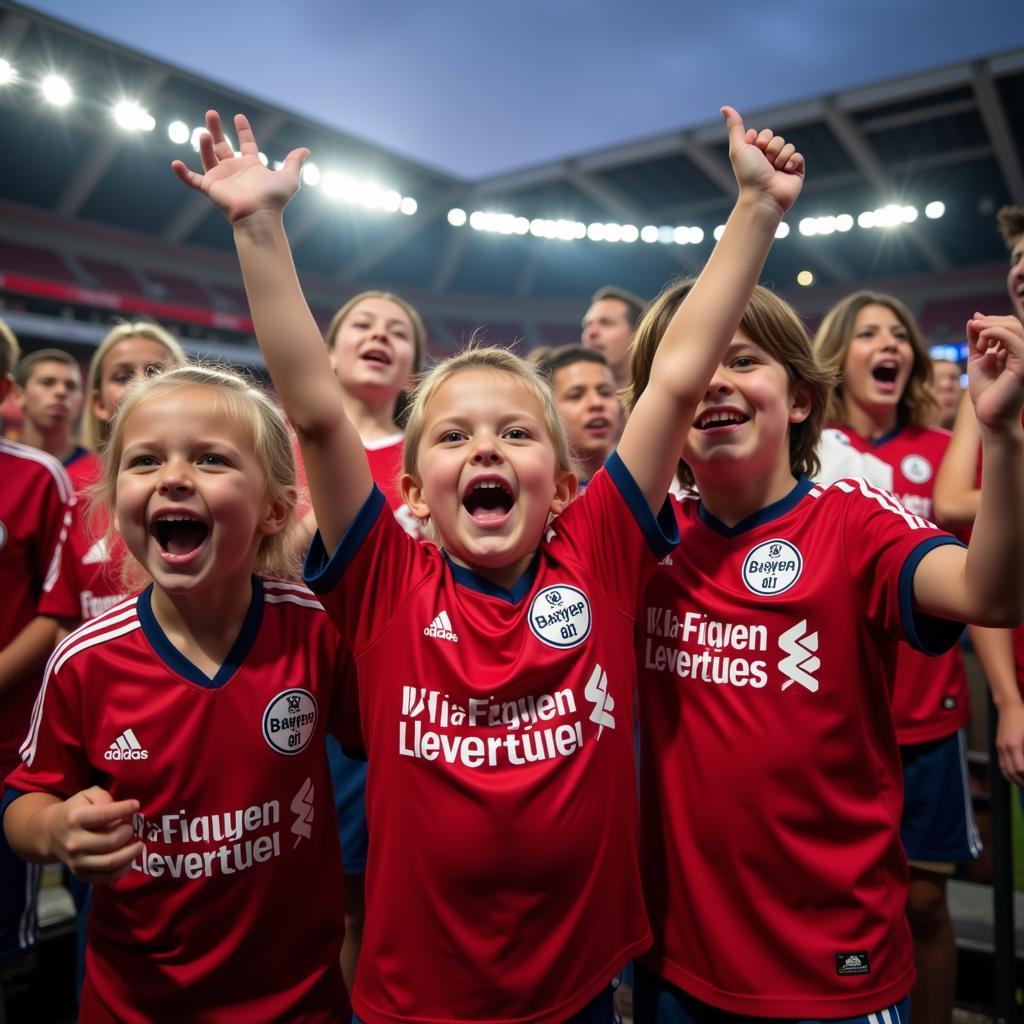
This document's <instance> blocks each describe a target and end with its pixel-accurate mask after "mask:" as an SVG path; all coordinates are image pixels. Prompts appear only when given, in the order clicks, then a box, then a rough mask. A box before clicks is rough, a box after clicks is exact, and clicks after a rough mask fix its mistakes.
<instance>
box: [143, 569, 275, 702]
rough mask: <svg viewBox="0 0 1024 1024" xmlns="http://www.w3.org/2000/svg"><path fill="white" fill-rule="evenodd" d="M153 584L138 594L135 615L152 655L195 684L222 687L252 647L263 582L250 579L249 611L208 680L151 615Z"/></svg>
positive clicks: (259, 616)
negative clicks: (220, 662)
mask: <svg viewBox="0 0 1024 1024" xmlns="http://www.w3.org/2000/svg"><path fill="white" fill-rule="evenodd" d="M152 601H153V584H152V583H151V584H150V585H149V586H148V587H146V589H145V590H144V591H143V592H142V593H141V594H139V600H138V603H137V605H136V608H137V610H138V614H139V622H140V623H141V624H142V632H143V633H145V634H146V639H147V640H148V641H149V643H150V646H151V647H152V648H153V650H154V652H155V653H156V656H157V657H158V658H159V659H160V660H161V661H162V662H163V663H164V664H165V665H166V666H167V667H168V668H169V669H170V670H171V671H172V672H175V673H177V674H178V675H179V676H182V677H184V678H185V679H187V680H188V681H189V682H190V683H195V684H196V685H198V686H205V687H206V688H207V689H209V690H216V689H219V688H220V687H221V686H223V685H224V684H225V683H226V682H227V681H228V680H229V679H230V678H231V677H232V676H233V675H234V674H235V672H237V671H238V669H239V668H240V667H241V665H242V662H243V661H245V657H246V655H247V654H248V653H249V651H250V650H252V646H253V644H254V643H255V642H256V637H257V635H258V634H259V629H260V623H261V622H262V621H263V581H262V580H261V579H260V578H259V577H258V576H253V578H252V601H251V602H250V604H249V610H248V611H247V612H246V613H245V620H244V621H243V622H242V628H241V629H240V630H239V631H238V637H237V638H236V639H235V642H234V643H233V644H232V645H231V650H230V651H228V656H227V657H226V658H225V659H224V664H223V665H221V667H220V668H219V669H218V670H217V674H216V675H215V676H214V677H213V678H212V679H211V678H210V677H209V676H208V675H206V673H205V672H202V671H200V669H198V668H197V667H196V666H195V665H193V664H192V662H191V661H189V660H188V658H186V657H185V655H184V654H182V653H181V651H179V650H178V648H177V647H175V646H174V644H172V643H171V641H170V640H168V639H167V634H166V633H165V632H164V631H163V629H162V628H161V627H160V623H159V622H157V621H156V616H155V615H154V614H153V606H152Z"/></svg>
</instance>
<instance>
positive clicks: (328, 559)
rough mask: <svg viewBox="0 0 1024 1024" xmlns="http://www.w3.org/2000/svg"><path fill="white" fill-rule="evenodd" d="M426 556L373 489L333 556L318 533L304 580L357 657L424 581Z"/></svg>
mask: <svg viewBox="0 0 1024 1024" xmlns="http://www.w3.org/2000/svg"><path fill="white" fill-rule="evenodd" d="M428 552H429V549H428V548H427V547H425V546H424V545H421V544H419V543H417V542H416V541H415V540H413V539H412V538H411V537H410V536H409V535H408V534H407V533H406V532H405V530H403V529H402V527H401V525H400V524H399V523H398V522H397V521H396V519H395V517H394V515H392V513H391V509H390V508H389V507H388V503H387V501H386V500H385V498H384V494H383V492H382V491H381V490H380V488H379V487H377V486H376V485H374V487H373V490H372V491H371V492H370V496H369V497H368V498H367V499H366V501H365V502H364V503H363V507H362V508H361V509H360V510H359V512H358V513H357V515H356V517H355V519H353V520H352V523H351V525H350V526H349V528H348V530H347V531H346V533H345V536H344V537H342V538H341V540H340V541H339V542H338V546H337V547H336V548H335V550H334V551H333V553H328V551H327V549H326V548H325V547H324V542H323V538H322V537H321V536H320V531H319V530H318V531H317V532H316V534H315V535H314V537H313V541H312V543H311V544H310V547H309V553H308V554H307V555H306V564H305V567H304V569H303V580H304V582H305V584H306V586H308V587H309V589H310V590H312V591H313V593H314V594H316V595H317V597H318V598H319V599H320V603H321V604H322V605H323V606H324V609H325V610H326V611H327V614H328V615H329V616H330V618H331V621H332V622H333V623H334V625H335V627H336V628H337V629H338V631H339V632H340V633H341V636H342V638H343V639H344V640H345V642H346V643H347V644H348V645H349V647H350V648H351V650H352V652H353V653H354V654H356V655H358V654H360V653H361V652H362V651H363V650H365V649H366V648H367V647H368V646H369V645H370V644H371V643H373V641H374V640H375V639H376V638H377V637H378V636H379V635H380V634H381V632H382V631H383V630H384V629H385V628H386V626H387V625H388V623H389V622H390V621H391V619H392V618H393V617H394V615H395V612H397V610H398V609H399V608H400V607H401V605H402V604H404V603H405V600H406V599H407V598H408V596H409V594H410V593H411V591H412V589H413V588H414V587H415V585H416V582H417V581H419V580H421V579H422V578H423V575H424V572H425V571H426V569H427V563H428V561H429V559H430V555H429V553H428Z"/></svg>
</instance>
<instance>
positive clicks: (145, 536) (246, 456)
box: [115, 386, 287, 593]
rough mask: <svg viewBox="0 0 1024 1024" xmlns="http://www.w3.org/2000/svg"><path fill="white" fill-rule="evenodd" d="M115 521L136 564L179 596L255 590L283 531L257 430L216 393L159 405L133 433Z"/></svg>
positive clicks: (177, 394) (166, 399)
mask: <svg viewBox="0 0 1024 1024" xmlns="http://www.w3.org/2000/svg"><path fill="white" fill-rule="evenodd" d="M115 514H116V519H117V528H118V529H119V531H120V532H121V534H122V536H123V537H124V540H125V543H126V544H127V545H128V548H129V550H130V551H131V553H132V554H133V555H134V556H135V558H136V559H137V560H138V561H139V562H140V563H141V564H142V565H143V567H144V568H145V569H146V571H147V572H148V573H149V574H150V576H151V577H152V578H153V581H154V583H155V584H156V585H157V586H158V587H160V588H161V589H163V590H164V591H167V592H169V593H176V592H194V591H201V590H205V589H208V588H210V587H214V586H222V585H227V586H248V580H249V577H250V575H251V573H252V570H253V565H254V563H255V559H256V553H257V551H258V549H259V546H260V542H261V540H262V539H263V538H264V537H265V536H268V535H270V534H273V533H276V532H278V531H279V530H280V529H282V528H283V526H284V522H285V516H286V514H287V510H285V509H283V508H282V507H281V506H280V503H279V502H274V501H272V500H271V499H270V498H269V496H268V493H267V485H266V478H265V476H264V473H263V470H262V468H261V466H260V464H259V462H258V460H257V459H256V456H255V454H254V453H253V449H252V438H251V436H250V431H249V429H248V424H246V423H245V422H244V420H242V419H240V418H239V417H238V416H233V415H231V414H230V413H229V411H228V408H227V407H226V403H223V402H218V401H217V393H216V392H215V391H214V390H213V389H211V388H205V387H197V386H190V387H184V388H178V389H174V390H170V391H167V392H166V393H162V394H158V395H155V396H154V397H153V398H151V399H148V400H146V401H144V402H142V403H141V404H140V405H138V406H137V407H136V408H134V409H132V410H131V412H130V414H129V418H128V420H127V421H126V422H125V423H124V424H123V447H122V449H121V458H120V460H119V463H118V474H117V490H116V503H115Z"/></svg>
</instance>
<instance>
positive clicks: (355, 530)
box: [302, 484, 387, 594]
mask: <svg viewBox="0 0 1024 1024" xmlns="http://www.w3.org/2000/svg"><path fill="white" fill-rule="evenodd" d="M386 506H387V502H386V501H385V499H384V492H383V491H381V489H380V488H379V487H378V486H377V485H376V484H374V485H373V490H372V491H370V493H369V495H368V496H367V498H366V501H364V502H363V507H362V508H361V509H360V510H359V511H358V512H357V513H356V517H355V519H353V520H352V522H351V523H349V527H348V529H347V530H346V531H345V536H344V537H342V538H341V540H340V541H338V546H337V547H336V548H335V549H334V554H332V555H328V554H327V549H326V548H325V547H324V541H323V538H322V537H321V536H320V531H319V530H317V531H316V534H315V535H314V537H313V541H312V543H311V544H310V545H309V551H308V552H306V563H305V565H303V567H302V581H303V583H305V584H306V586H307V587H309V589H310V590H312V591H313V593H314V594H326V593H329V592H330V591H332V590H333V589H334V588H335V587H336V586H337V585H338V580H340V579H341V574H342V573H343V572H344V571H345V570H346V569H347V568H348V566H349V563H350V562H351V561H352V559H353V558H355V555H356V552H357V551H358V550H359V549H360V548H361V547H362V546H363V541H365V540H366V538H367V536H368V535H369V533H370V530H371V529H373V524H374V523H376V522H377V518H378V517H379V516H380V514H381V511H382V510H383V509H384V508H385V507H386Z"/></svg>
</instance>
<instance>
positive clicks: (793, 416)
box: [789, 383, 811, 423]
mask: <svg viewBox="0 0 1024 1024" xmlns="http://www.w3.org/2000/svg"><path fill="white" fill-rule="evenodd" d="M810 415H811V389H810V388H809V387H808V386H807V385H806V384H804V383H798V384H797V385H796V387H794V388H791V393H790V396H789V422H790V423H803V421H804V420H805V419H807V417H808V416H810Z"/></svg>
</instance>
